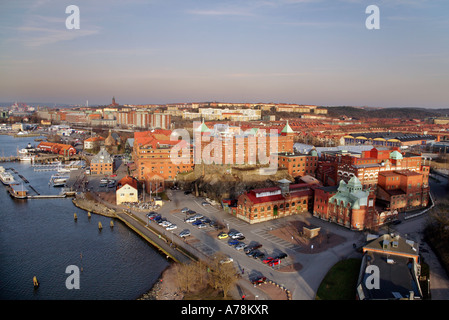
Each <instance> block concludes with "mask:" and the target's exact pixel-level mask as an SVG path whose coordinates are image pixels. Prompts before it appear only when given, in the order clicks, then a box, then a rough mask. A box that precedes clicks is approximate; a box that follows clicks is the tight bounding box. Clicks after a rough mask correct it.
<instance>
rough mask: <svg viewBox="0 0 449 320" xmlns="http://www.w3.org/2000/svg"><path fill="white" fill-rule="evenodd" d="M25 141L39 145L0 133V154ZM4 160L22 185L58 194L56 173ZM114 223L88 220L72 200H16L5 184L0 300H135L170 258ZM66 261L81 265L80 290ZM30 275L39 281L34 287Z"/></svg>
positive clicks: (0, 192)
mask: <svg viewBox="0 0 449 320" xmlns="http://www.w3.org/2000/svg"><path fill="white" fill-rule="evenodd" d="M28 142H31V144H32V145H35V144H37V143H36V142H34V138H13V137H10V136H3V135H0V154H1V155H5V156H7V155H15V154H16V149H17V146H19V148H23V147H26V145H27V144H28ZM0 165H2V166H3V167H5V168H10V167H11V168H15V169H16V170H17V172H18V173H19V174H21V175H23V176H24V177H25V178H26V179H27V180H28V181H29V184H25V183H24V185H25V186H27V187H28V186H29V185H32V186H33V187H34V188H35V189H36V190H37V191H38V192H40V193H41V194H58V193H59V192H60V188H53V187H50V186H49V185H48V182H49V179H50V176H51V175H52V174H53V173H54V172H34V170H33V168H32V167H31V165H30V164H29V163H19V162H9V163H1V164H0ZM14 176H15V178H16V181H18V182H21V181H22V180H21V179H20V178H19V177H18V176H17V175H16V174H14ZM28 189H29V188H28ZM30 192H31V190H30ZM31 194H33V193H32V192H31ZM74 213H76V214H77V216H78V219H77V221H75V220H74V217H73V216H74ZM110 220H111V218H108V217H103V216H99V215H95V214H92V216H91V218H88V216H87V212H85V211H83V210H81V209H78V208H76V207H75V206H74V205H73V204H72V202H71V199H70V198H67V199H35V200H16V199H13V198H11V196H10V195H9V194H8V192H7V191H6V188H5V187H4V186H3V185H2V184H0V299H8V300H9V299H11V300H22V299H26V300H35V299H36V300H39V299H44V300H58V299H64V300H84V299H86V300H95V299H101V300H109V299H124V300H131V299H136V298H138V297H139V296H140V295H141V294H143V293H145V292H146V291H148V290H149V289H150V288H151V287H152V285H153V284H154V282H155V281H157V279H158V277H159V276H160V274H161V272H162V271H163V270H164V269H165V268H166V267H167V266H168V265H169V263H168V262H167V260H166V259H165V258H163V257H162V256H161V255H160V254H159V253H158V252H157V251H156V250H155V249H154V248H152V247H151V246H150V245H149V244H148V243H147V242H145V241H144V240H143V239H141V238H140V237H139V236H138V235H136V234H135V233H134V232H133V231H131V230H130V229H129V228H128V227H126V226H125V225H124V224H122V223H120V222H119V221H117V220H115V221H114V228H112V229H111V228H110V227H109V223H110ZM99 221H100V222H101V223H102V225H103V229H102V230H101V231H99V230H98V222H99ZM69 265H76V266H77V267H78V268H79V269H80V270H82V272H80V289H78V290H77V289H72V290H69V289H67V288H66V284H65V283H66V279H67V278H68V277H69V276H70V275H71V274H69V273H67V274H66V273H65V271H66V268H67V266H69ZM33 276H36V277H37V278H38V281H39V283H40V286H39V288H38V289H36V290H35V289H34V287H33Z"/></svg>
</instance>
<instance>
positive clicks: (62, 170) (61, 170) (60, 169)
mask: <svg viewBox="0 0 449 320" xmlns="http://www.w3.org/2000/svg"><path fill="white" fill-rule="evenodd" d="M58 172H59V173H64V172H65V173H67V172H70V169H69V168H64V167H61V166H58Z"/></svg>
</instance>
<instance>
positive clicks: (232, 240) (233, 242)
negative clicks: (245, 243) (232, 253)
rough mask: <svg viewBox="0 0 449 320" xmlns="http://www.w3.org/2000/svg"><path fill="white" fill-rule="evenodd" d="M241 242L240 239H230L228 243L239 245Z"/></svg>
mask: <svg viewBox="0 0 449 320" xmlns="http://www.w3.org/2000/svg"><path fill="white" fill-rule="evenodd" d="M239 243H240V242H239V241H238V240H235V239H230V240H229V241H228V244H229V245H230V246H236V245H238V244H239Z"/></svg>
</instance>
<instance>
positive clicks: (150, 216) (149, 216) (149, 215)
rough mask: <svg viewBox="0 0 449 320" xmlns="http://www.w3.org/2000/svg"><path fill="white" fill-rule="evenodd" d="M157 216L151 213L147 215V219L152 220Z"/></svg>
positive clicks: (155, 213)
mask: <svg viewBox="0 0 449 320" xmlns="http://www.w3.org/2000/svg"><path fill="white" fill-rule="evenodd" d="M156 216H157V212H154V211H151V212H148V213H147V217H148V219H150V220H153V219H154V218H155V217H156Z"/></svg>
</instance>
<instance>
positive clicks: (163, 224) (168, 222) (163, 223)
mask: <svg viewBox="0 0 449 320" xmlns="http://www.w3.org/2000/svg"><path fill="white" fill-rule="evenodd" d="M171 224H172V223H171V222H170V221H168V220H165V221H162V223H161V226H163V227H168V226H170V225H171Z"/></svg>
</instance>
